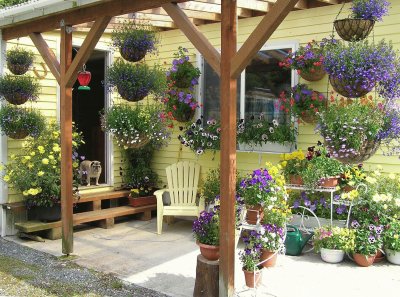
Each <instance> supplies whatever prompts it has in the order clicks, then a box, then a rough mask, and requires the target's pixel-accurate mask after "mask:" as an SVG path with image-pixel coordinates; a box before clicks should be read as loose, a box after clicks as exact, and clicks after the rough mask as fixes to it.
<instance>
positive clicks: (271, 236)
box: [256, 224, 284, 267]
mask: <svg viewBox="0 0 400 297" xmlns="http://www.w3.org/2000/svg"><path fill="white" fill-rule="evenodd" d="M258 232H259V233H260V234H261V237H260V238H257V240H256V244H261V247H262V248H261V254H260V262H261V264H260V265H261V266H262V267H273V266H275V265H276V260H277V258H278V252H279V250H280V249H281V248H282V246H283V244H284V234H283V233H284V232H283V227H280V226H277V225H275V224H263V225H261V228H259V230H258Z"/></svg>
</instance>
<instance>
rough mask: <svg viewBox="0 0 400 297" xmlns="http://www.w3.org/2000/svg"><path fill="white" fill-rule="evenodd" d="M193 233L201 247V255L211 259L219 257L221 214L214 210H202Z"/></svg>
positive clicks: (194, 225) (194, 223)
mask: <svg viewBox="0 0 400 297" xmlns="http://www.w3.org/2000/svg"><path fill="white" fill-rule="evenodd" d="M192 231H193V235H194V237H195V239H196V243H197V244H198V245H199V247H200V253H201V255H202V256H203V257H204V258H206V259H207V260H210V261H216V260H218V259H219V215H218V214H216V213H215V212H213V211H210V212H206V211H202V212H201V213H200V215H199V217H198V219H196V220H195V221H194V222H193V227H192Z"/></svg>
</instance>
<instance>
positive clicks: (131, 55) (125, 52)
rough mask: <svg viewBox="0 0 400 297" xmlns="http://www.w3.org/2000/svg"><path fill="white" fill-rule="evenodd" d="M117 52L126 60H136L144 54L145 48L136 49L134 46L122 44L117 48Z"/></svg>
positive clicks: (140, 58)
mask: <svg viewBox="0 0 400 297" xmlns="http://www.w3.org/2000/svg"><path fill="white" fill-rule="evenodd" d="M119 52H120V54H121V56H122V58H124V59H125V60H126V61H128V62H138V61H140V60H142V59H143V58H144V57H145V56H146V53H147V50H137V49H135V48H130V47H126V46H123V47H121V48H120V49H119Z"/></svg>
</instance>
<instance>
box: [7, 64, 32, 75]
mask: <svg viewBox="0 0 400 297" xmlns="http://www.w3.org/2000/svg"><path fill="white" fill-rule="evenodd" d="M29 66H30V64H13V63H10V62H7V68H8V70H10V71H11V73H12V74H15V75H22V74H25V73H26V72H27V71H28V70H29Z"/></svg>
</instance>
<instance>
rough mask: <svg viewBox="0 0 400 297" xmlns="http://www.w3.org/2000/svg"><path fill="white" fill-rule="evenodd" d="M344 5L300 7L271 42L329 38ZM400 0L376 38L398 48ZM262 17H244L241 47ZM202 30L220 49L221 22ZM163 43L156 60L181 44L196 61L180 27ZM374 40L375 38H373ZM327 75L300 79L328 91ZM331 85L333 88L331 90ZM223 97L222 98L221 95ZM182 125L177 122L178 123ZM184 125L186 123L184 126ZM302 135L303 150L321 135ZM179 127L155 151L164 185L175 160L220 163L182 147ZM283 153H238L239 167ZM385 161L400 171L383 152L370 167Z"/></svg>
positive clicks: (306, 131)
mask: <svg viewBox="0 0 400 297" xmlns="http://www.w3.org/2000/svg"><path fill="white" fill-rule="evenodd" d="M340 7H341V5H335V6H327V7H321V8H315V9H310V10H299V11H294V12H291V13H290V14H289V15H288V17H287V18H286V19H285V20H284V21H283V22H282V24H281V25H280V26H279V27H278V29H277V30H276V31H275V32H274V33H273V35H272V36H271V38H270V40H269V41H268V43H272V44H277V43H279V42H281V43H287V42H290V41H294V42H298V43H299V44H300V45H301V44H306V43H307V42H309V41H311V40H313V39H315V40H318V41H320V40H322V39H323V38H328V37H329V35H331V33H332V29H333V21H334V20H335V18H336V15H337V13H338V11H339V9H340ZM347 7H348V5H346V7H345V8H344V10H343V12H342V14H341V15H340V16H339V19H340V18H345V17H347V15H348V12H347ZM399 14H400V1H392V7H391V9H390V16H387V17H385V18H384V22H383V23H377V24H376V25H375V29H374V35H375V40H380V39H382V38H385V39H386V40H392V42H393V44H394V46H395V47H396V48H400V32H399V25H400V18H399ZM260 20H261V17H254V18H248V19H241V20H239V23H238V47H240V45H241V44H243V42H244V41H245V40H246V38H247V37H248V35H249V34H251V32H252V31H253V29H254V28H255V26H256V25H257V24H258V23H259V22H260ZM199 29H200V30H201V31H202V32H203V34H204V35H205V36H206V37H207V39H208V40H209V41H210V42H211V44H212V45H213V46H215V47H216V48H220V24H219V23H215V24H210V25H203V26H200V27H199ZM160 36H161V41H162V46H161V47H160V48H159V55H158V56H157V57H156V58H153V59H154V60H157V61H159V62H160V63H165V64H166V65H167V66H169V65H170V64H171V62H172V59H173V53H174V52H176V51H177V49H178V46H183V47H186V48H187V49H188V50H189V52H190V54H191V55H192V56H191V61H195V54H196V53H197V51H196V49H195V48H194V47H193V45H192V44H191V43H190V41H189V40H188V39H187V37H186V36H184V35H183V34H182V33H181V32H180V31H179V30H173V31H165V32H161V33H160ZM370 40H372V37H370ZM327 81H328V78H327V76H325V77H324V79H322V80H321V81H318V82H313V83H310V82H307V81H304V80H302V79H301V78H299V82H302V83H306V84H308V85H310V86H311V87H312V88H314V89H315V90H318V91H320V92H325V93H326V92H327V88H328V85H327ZM331 90H332V89H331V87H329V91H331ZM217 99H218V100H219V98H217ZM179 125H182V124H180V123H177V126H179ZM182 126H183V125H182ZM298 128H299V135H298V142H297V146H298V148H299V149H302V150H304V151H306V150H307V147H309V146H312V145H315V144H316V142H317V141H318V140H321V137H320V136H319V135H317V134H316V133H315V131H314V129H315V126H313V125H303V124H299V127H298ZM179 132H180V131H179V130H178V129H177V128H175V131H174V135H173V136H172V141H171V143H170V145H169V146H168V147H167V148H164V149H162V150H160V151H157V152H156V153H155V157H154V159H153V162H152V168H153V169H154V170H155V171H156V172H157V173H158V174H159V176H160V177H161V178H162V184H163V185H164V184H166V177H165V167H167V166H168V165H170V164H171V163H174V162H177V161H179V160H193V161H197V162H199V163H200V164H201V165H202V175H203V177H204V174H205V173H206V172H207V171H208V170H209V169H211V168H216V167H218V166H219V163H220V156H219V153H220V152H219V151H217V153H216V155H215V157H214V159H213V154H212V153H206V154H204V155H202V156H200V157H198V158H197V157H196V156H195V154H194V153H193V152H192V151H190V150H189V149H188V148H186V147H184V146H181V145H180V143H179V141H178V140H177V138H176V137H177V135H178V134H179ZM279 158H280V155H279V154H267V153H258V152H251V153H248V152H239V151H238V152H237V168H238V170H241V171H251V170H253V169H255V168H258V167H262V166H264V165H265V162H267V161H269V162H272V163H276V162H278V161H279ZM378 164H381V165H382V166H383V169H384V171H385V172H397V173H400V166H399V165H400V161H399V159H398V157H386V156H382V154H381V152H380V151H378V153H377V154H376V155H375V156H373V157H372V158H371V159H370V160H368V162H366V164H365V165H366V168H370V167H371V168H375V167H376V165H378Z"/></svg>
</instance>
